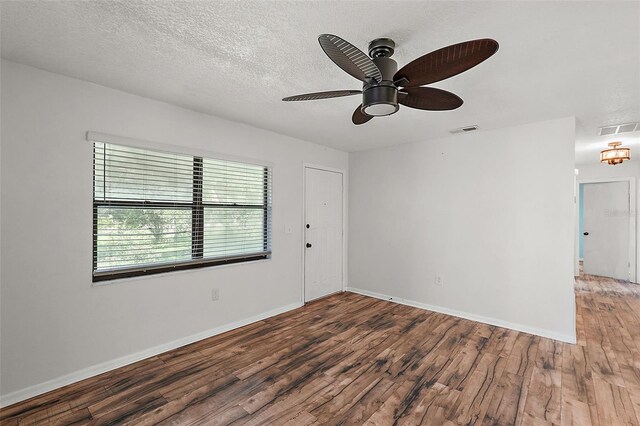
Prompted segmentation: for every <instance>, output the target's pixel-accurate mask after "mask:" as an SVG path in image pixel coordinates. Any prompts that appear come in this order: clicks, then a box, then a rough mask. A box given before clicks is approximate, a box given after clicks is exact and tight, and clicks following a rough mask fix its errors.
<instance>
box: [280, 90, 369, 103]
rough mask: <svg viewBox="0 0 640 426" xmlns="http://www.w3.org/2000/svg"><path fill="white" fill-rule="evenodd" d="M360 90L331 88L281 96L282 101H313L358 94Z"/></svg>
mask: <svg viewBox="0 0 640 426" xmlns="http://www.w3.org/2000/svg"><path fill="white" fill-rule="evenodd" d="M360 93H362V91H361V90H332V91H329V92H315V93H306V94H304V95H295V96H288V97H286V98H282V100H283V101H313V100H316V99H329V98H340V97H342V96H351V95H359V94H360Z"/></svg>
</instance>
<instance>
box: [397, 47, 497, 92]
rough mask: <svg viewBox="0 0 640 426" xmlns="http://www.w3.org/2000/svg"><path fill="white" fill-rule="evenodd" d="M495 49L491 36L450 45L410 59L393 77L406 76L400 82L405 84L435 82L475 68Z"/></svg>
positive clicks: (494, 51) (417, 84)
mask: <svg viewBox="0 0 640 426" xmlns="http://www.w3.org/2000/svg"><path fill="white" fill-rule="evenodd" d="M497 50H498V42H497V41H495V40H492V39H490V38H483V39H479V40H470V41H465V42H463V43H458V44H453V45H451V46H447V47H443V48H442V49H439V50H436V51H434V52H431V53H427V54H426V55H424V56H421V57H419V58H418V59H415V60H413V61H411V62H409V63H408V64H407V65H405V66H404V67H402V68H401V69H400V70H398V72H397V73H396V75H395V76H394V77H393V80H394V81H398V80H400V79H403V78H405V79H407V80H408V81H409V82H408V83H406V84H400V85H402V86H405V87H416V86H422V85H425V84H431V83H435V82H436V81H440V80H444V79H445V78H449V77H453V76H454V75H458V74H460V73H461V72H464V71H466V70H468V69H469V68H473V67H475V66H476V65H478V64H479V63H480V62H482V61H484V60H486V59H488V58H489V57H490V56H491V55H493V54H494V53H496V51H497Z"/></svg>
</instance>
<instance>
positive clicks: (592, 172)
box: [576, 161, 640, 180]
mask: <svg viewBox="0 0 640 426" xmlns="http://www.w3.org/2000/svg"><path fill="white" fill-rule="evenodd" d="M576 168H577V169H578V180H584V179H605V178H629V177H630V178H634V179H636V180H637V179H638V178H639V177H640V161H625V162H624V163H622V164H617V165H615V166H610V165H608V164H602V163H595V164H579V165H577V166H576Z"/></svg>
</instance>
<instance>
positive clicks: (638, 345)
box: [0, 276, 640, 426]
mask: <svg viewBox="0 0 640 426" xmlns="http://www.w3.org/2000/svg"><path fill="white" fill-rule="evenodd" d="M576 295H577V298H576V299H577V325H578V344H577V345H570V344H565V343H560V342H557V341H553V340H550V339H545V338H540V337H536V336H532V335H529V334H525V333H518V332H515V331H511V330H507V329H503V328H498V327H493V326H489V325H486V324H480V323H476V322H472V321H467V320H464V319H459V318H455V317H451V316H447V315H443V314H438V313H434V312H428V311H423V310H420V309H416V308H411V307H407V306H402V305H397V304H394V303H391V302H385V301H380V300H376V299H372V298H368V297H364V296H360V295H356V294H352V293H342V294H338V295H334V296H331V297H329V298H327V299H324V300H321V301H319V302H315V303H312V304H309V305H307V306H305V307H304V308H301V309H297V310H295V311H293V312H289V313H286V314H283V315H279V316H277V317H274V318H270V319H268V320H265V321H260V322H258V323H255V324H251V325H249V326H246V327H243V328H241V329H238V330H234V331H231V332H228V333H225V334H222V335H220V336H216V337H213V338H210V339H206V340H203V341H200V342H197V343H194V344H192V345H189V346H186V347H182V348H179V349H176V350H174V351H170V352H167V353H164V354H161V355H159V356H155V357H152V358H149V359H146V360H144V361H141V362H138V363H136V364H133V365H129V366H126V367H124V368H121V369H118V370H115V371H112V372H109V373H106V374H103V375H101V376H97V377H94V378H91V379H88V380H85V381H82V382H79V383H76V384H73V385H70V386H67V387H65V388H62V389H59V390H56V391H53V392H50V393H48V394H45V395H42V396H38V397H36V398H33V399H30V400H28V401H24V402H21V403H18V404H15V405H13V406H10V407H7V408H5V409H3V410H1V411H0V422H1V423H2V424H3V425H15V424H20V425H22V424H49V423H51V424H84V423H92V424H127V423H128V424H136V425H147V424H157V423H162V424H238V425H240V424H245V425H257V424H286V425H296V426H298V425H310V424H332V425H333V424H356V425H360V424H366V425H391V424H398V425H417V424H428V425H457V424H460V425H463V424H464V425H466V424H474V425H476V424H477V425H513V424H526V425H553V424H556V425H559V424H563V425H564V424H566V425H570V424H574V425H590V424H593V425H603V426H605V425H606V426H609V425H617V424H633V425H637V424H638V419H639V418H640V286H636V285H630V284H624V283H621V282H618V281H615V280H612V279H604V278H597V277H590V276H583V277H581V278H580V279H579V280H578V281H577V282H576Z"/></svg>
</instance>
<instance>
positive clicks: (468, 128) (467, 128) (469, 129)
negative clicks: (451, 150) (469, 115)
mask: <svg viewBox="0 0 640 426" xmlns="http://www.w3.org/2000/svg"><path fill="white" fill-rule="evenodd" d="M474 130H478V126H477V125H476V124H474V125H473V126H464V127H460V128H458V129H453V130H449V132H450V133H468V132H473V131H474Z"/></svg>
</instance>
